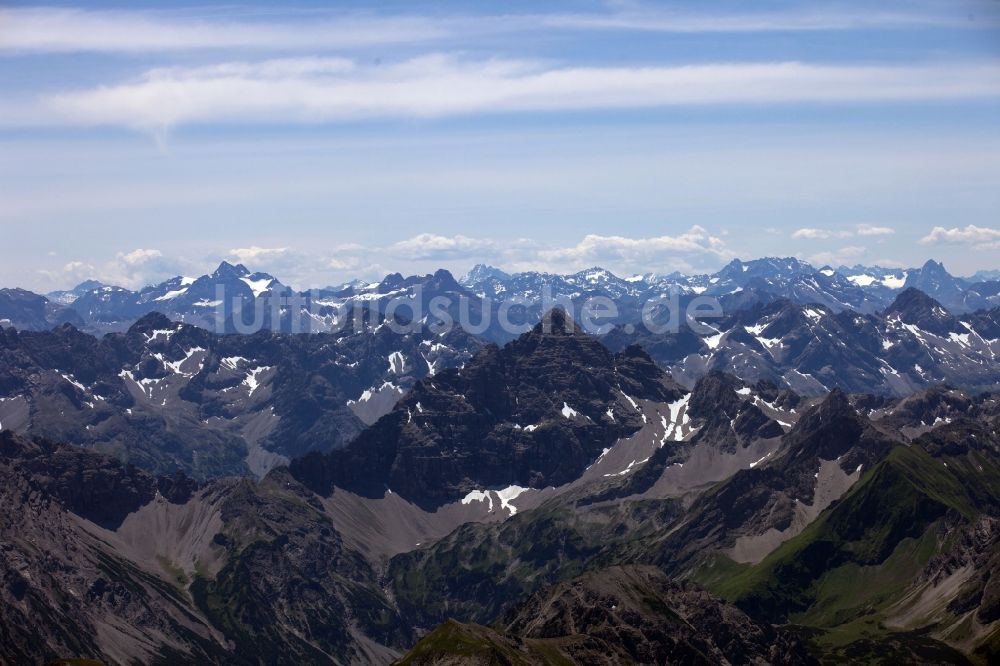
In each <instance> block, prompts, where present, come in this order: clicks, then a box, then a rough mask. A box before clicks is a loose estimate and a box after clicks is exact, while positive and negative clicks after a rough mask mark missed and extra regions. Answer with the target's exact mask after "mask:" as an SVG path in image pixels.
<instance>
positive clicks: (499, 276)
mask: <svg viewBox="0 0 1000 666" xmlns="http://www.w3.org/2000/svg"><path fill="white" fill-rule="evenodd" d="M510 278H511V275H510V274H509V273H505V272H504V271H502V270H500V269H499V268H496V267H495V266H490V265H488V264H476V265H475V266H473V267H472V270H470V271H469V272H468V273H467V274H466V275H465V277H463V278H462V280H461V281H462V284H466V285H472V284H477V283H479V282H484V281H486V280H499V281H501V282H504V281H506V280H509V279H510Z"/></svg>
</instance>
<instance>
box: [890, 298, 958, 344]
mask: <svg viewBox="0 0 1000 666" xmlns="http://www.w3.org/2000/svg"><path fill="white" fill-rule="evenodd" d="M883 315H884V316H885V317H886V318H887V319H889V318H893V317H896V318H898V319H899V321H901V322H903V323H904V324H912V325H913V326H918V327H920V328H922V329H924V330H926V331H930V332H932V333H938V334H943V333H946V332H947V331H949V330H951V329H952V328H954V325H955V318H954V317H953V316H952V315H951V314H950V313H949V312H948V311H947V310H945V309H944V306H942V305H941V304H940V303H939V302H938V301H936V300H935V299H933V298H931V297H930V296H928V295H927V294H925V293H924V292H923V291H921V290H919V289H916V288H914V287H909V288H907V289H904V290H903V292H902V293H900V294H899V296H897V297H896V299H895V300H894V301H893V302H892V304H891V305H890V306H889V307H888V308H886V309H885V312H884V313H883Z"/></svg>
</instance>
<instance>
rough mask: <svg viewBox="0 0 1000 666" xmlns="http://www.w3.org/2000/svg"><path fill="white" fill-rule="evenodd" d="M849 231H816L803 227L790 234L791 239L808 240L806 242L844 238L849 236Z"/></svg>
mask: <svg viewBox="0 0 1000 666" xmlns="http://www.w3.org/2000/svg"><path fill="white" fill-rule="evenodd" d="M850 235H851V232H849V231H835V230H833V229H816V228H814V227H805V228H803V229H796V230H795V231H793V232H792V238H799V239H802V238H804V239H808V240H823V239H827V238H846V237H847V236H850Z"/></svg>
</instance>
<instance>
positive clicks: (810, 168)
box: [0, 0, 1000, 290]
mask: <svg viewBox="0 0 1000 666" xmlns="http://www.w3.org/2000/svg"><path fill="white" fill-rule="evenodd" d="M0 84H2V87H0V174H2V175H3V178H2V179H0V197H2V199H3V201H4V206H2V207H0V228H2V229H3V230H5V231H6V232H7V236H8V237H9V238H10V239H11V240H12V242H7V243H5V246H6V247H8V248H10V249H9V250H8V252H7V253H5V256H4V257H3V258H4V262H3V263H2V265H0V283H2V284H5V285H13V284H18V285H21V286H25V287H30V288H38V289H40V290H43V289H51V288H56V287H64V286H67V285H68V284H70V283H72V282H73V281H74V280H76V279H78V278H83V277H98V278H100V279H103V280H106V281H112V282H116V283H119V284H123V285H124V286H140V285H142V284H146V283H149V282H154V281H156V280H158V279H161V278H163V277H168V276H170V275H175V274H178V273H185V272H192V271H201V270H204V268H205V267H207V266H209V265H210V264H211V263H212V262H214V261H216V260H218V259H221V258H232V259H238V260H243V261H246V263H248V265H252V266H253V267H260V268H261V269H263V270H269V271H271V272H275V273H282V274H283V276H286V275H287V276H289V277H290V278H292V279H294V280H295V282H296V283H297V284H298V285H301V286H303V287H312V286H322V285H326V284H329V283H332V282H335V281H337V280H339V279H346V278H352V277H364V278H368V279H371V278H374V277H378V275H377V274H378V273H379V272H383V271H396V270H400V271H403V272H407V271H413V272H417V271H420V270H427V269H429V268H432V267H437V266H443V267H446V268H451V269H453V270H463V269H465V268H468V267H469V266H470V265H472V264H473V263H477V262H487V263H494V264H498V265H501V266H503V267H505V268H509V269H513V270H522V269H544V270H551V271H556V272H569V271H573V270H579V269H581V268H585V267H589V266H592V265H595V264H601V265H604V266H607V267H608V268H610V269H612V270H615V271H616V272H620V273H623V274H632V273H642V272H650V271H653V272H660V273H669V272H671V271H673V270H681V271H687V272H700V271H708V270H713V269H715V268H718V267H719V266H720V265H721V264H722V263H724V262H726V261H728V260H730V259H732V258H734V257H736V256H741V257H744V258H747V257H754V256H763V255H796V256H800V257H802V258H805V259H807V260H809V261H811V262H812V263H814V264H820V265H821V264H831V265H841V264H852V263H857V262H864V263H879V264H884V265H892V266H902V265H916V264H919V263H922V261H923V260H924V259H926V258H927V257H929V256H933V257H935V258H939V259H942V260H944V261H945V262H947V263H951V264H952V265H954V266H956V267H957V268H960V269H962V270H959V271H958V272H972V271H974V270H976V269H982V268H996V267H997V266H998V260H1000V221H998V220H997V217H996V212H997V210H1000V182H998V181H1000V175H998V174H1000V132H998V129H1000V113H998V112H1000V7H998V6H997V4H996V3H994V2H986V1H978V0H968V1H966V0H962V1H958V2H937V1H933V0H928V1H926V2H918V3H912V2H910V3H889V4H887V5H884V6H883V7H881V8H880V9H878V10H873V9H872V8H871V7H870V6H866V5H865V4H863V3H836V4H825V3H813V4H810V5H807V6H803V5H801V4H797V3H786V2H766V3H755V4H754V5H753V6H749V5H747V4H746V3H735V2H712V3H694V2H671V3H641V2H613V3H600V2H576V3H562V2H560V3H554V2H553V3H530V4H519V3H513V4H511V3H503V4H501V3H481V4H478V5H476V6H474V7H470V6H459V5H457V4H456V3H445V2H442V3H438V4H434V5H424V6H422V7H421V8H419V9H417V8H416V7H415V6H413V5H411V4H404V3H387V4H382V5H379V7H378V8H374V7H372V6H365V5H363V4H347V5H343V6H341V7H339V8H338V9H337V10H331V9H329V8H325V7H317V6H314V5H309V4H302V5H299V6H297V7H292V8H289V7H280V8H279V7H272V8H266V7H262V6H260V5H253V6H249V5H247V6H238V5H237V6H221V5H219V6H215V5H204V6H197V7H187V8H184V9H177V8H172V7H171V6H169V5H162V6H156V5H155V4H154V5H152V6H143V7H142V8H137V9H122V8H121V7H120V6H113V5H106V4H104V3H100V2H97V3H81V4H74V5H72V6H33V5H30V4H15V5H12V6H8V7H5V8H3V9H0ZM970 250H972V251H971V252H970Z"/></svg>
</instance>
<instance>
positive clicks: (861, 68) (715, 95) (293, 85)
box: [0, 54, 1000, 131]
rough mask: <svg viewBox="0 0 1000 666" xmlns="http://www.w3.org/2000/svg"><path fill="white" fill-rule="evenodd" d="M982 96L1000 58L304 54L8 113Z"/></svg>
mask: <svg viewBox="0 0 1000 666" xmlns="http://www.w3.org/2000/svg"><path fill="white" fill-rule="evenodd" d="M983 98H993V99H995V98H1000V63H988V64H977V63H969V64H950V65H947V66H943V65H942V66H937V65H926V66H865V65H825V64H810V63H801V62H778V63H753V64H750V63H743V64H694V65H683V66H622V67H584V66H565V65H557V64H549V63H546V62H544V61H535V60H514V59H499V58H497V59H487V60H470V59H465V58H462V57H458V56H454V55H448V54H432V55H427V56H421V57H417V58H412V59H408V60H403V61H400V62H396V63H393V64H386V65H376V66H373V65H368V64H362V63H360V62H356V61H351V60H347V59H343V58H308V59H276V60H266V61H260V62H233V63H223V64H218V65H211V66H200V67H194V68H183V67H171V68H163V69H154V70H150V71H148V72H146V73H145V74H144V75H142V76H141V77H140V78H139V79H138V80H135V81H129V82H124V83H119V84H114V85H103V86H99V87H96V88H92V89H87V90H78V91H73V92H66V93H60V94H55V95H49V96H46V97H44V98H42V100H41V101H40V103H39V107H38V108H36V109H32V110H31V111H30V112H29V113H24V114H21V118H20V119H17V118H14V119H8V123H14V124H17V123H38V124H50V125H62V124H65V125H112V126H125V127H134V128H140V129H147V130H154V131H155V130H161V131H162V130H165V129H169V128H171V127H174V126H176V125H181V124H186V123H307V124H308V123H329V122H339V121H356V120H361V119H371V118H412V117H416V118H435V117H447V116H456V115H471V114H502V113H512V112H556V111H574V110H593V109H630V108H635V109H638V108H655V107H670V106H692V105H739V104H742V105H767V104H795V103H812V104H850V103H874V102H910V101H926V100H960V99H983ZM0 122H2V121H0Z"/></svg>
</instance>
